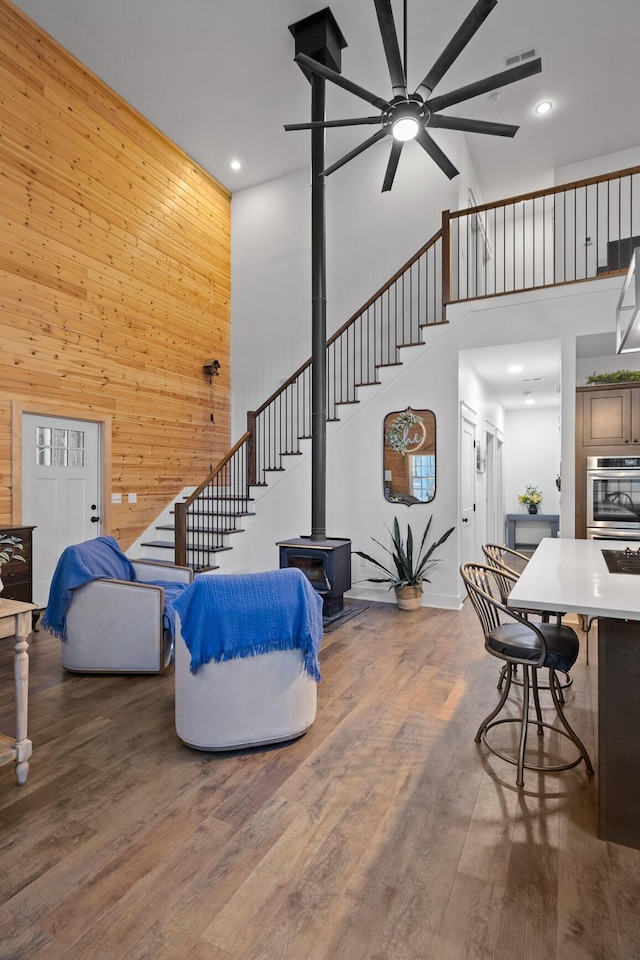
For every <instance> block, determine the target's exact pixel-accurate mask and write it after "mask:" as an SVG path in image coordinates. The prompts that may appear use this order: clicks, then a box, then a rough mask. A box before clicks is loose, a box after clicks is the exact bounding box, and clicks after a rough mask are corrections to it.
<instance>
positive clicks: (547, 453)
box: [504, 407, 561, 513]
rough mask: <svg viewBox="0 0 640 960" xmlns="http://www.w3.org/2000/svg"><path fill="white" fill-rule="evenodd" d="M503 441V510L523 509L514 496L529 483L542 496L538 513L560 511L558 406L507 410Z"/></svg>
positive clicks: (522, 490)
mask: <svg viewBox="0 0 640 960" xmlns="http://www.w3.org/2000/svg"><path fill="white" fill-rule="evenodd" d="M504 442H505V448H504V449H505V508H506V512H507V513H520V512H522V513H526V512H527V509H526V507H523V506H522V505H521V504H519V503H518V496H519V494H521V493H524V491H525V487H526V486H527V485H528V484H532V485H533V486H534V487H537V488H538V490H540V491H541V492H542V495H543V499H542V503H541V504H540V506H539V507H538V510H539V512H540V513H560V494H559V492H558V488H557V487H556V482H555V481H556V477H557V476H558V474H559V473H560V461H561V437H560V408H559V407H558V408H557V409H553V408H547V409H545V410H507V414H506V420H505V430H504Z"/></svg>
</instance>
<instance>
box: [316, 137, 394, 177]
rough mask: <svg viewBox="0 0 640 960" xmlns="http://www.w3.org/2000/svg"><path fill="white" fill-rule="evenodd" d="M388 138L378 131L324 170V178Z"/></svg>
mask: <svg viewBox="0 0 640 960" xmlns="http://www.w3.org/2000/svg"><path fill="white" fill-rule="evenodd" d="M386 136H387V134H386V133H385V132H384V130H378V132H377V133H374V134H373V136H372V137H369V138H368V139H367V140H365V141H364V142H363V143H361V144H360V145H359V146H357V147H354V149H353V150H350V151H349V153H345V155H344V157H340V159H339V160H336V162H335V163H332V164H331V166H329V167H327V168H326V169H325V170H323V171H322V174H323V176H325V177H328V176H329V174H330V173H333V172H334V171H335V170H339V169H340V167H342V166H344V164H345V163H348V162H349V160H353V158H354V157H357V156H358V154H360V153H363V151H364V150H367V149H368V147H372V146H373V145H374V143H377V142H378V140H382V138H383V137H386Z"/></svg>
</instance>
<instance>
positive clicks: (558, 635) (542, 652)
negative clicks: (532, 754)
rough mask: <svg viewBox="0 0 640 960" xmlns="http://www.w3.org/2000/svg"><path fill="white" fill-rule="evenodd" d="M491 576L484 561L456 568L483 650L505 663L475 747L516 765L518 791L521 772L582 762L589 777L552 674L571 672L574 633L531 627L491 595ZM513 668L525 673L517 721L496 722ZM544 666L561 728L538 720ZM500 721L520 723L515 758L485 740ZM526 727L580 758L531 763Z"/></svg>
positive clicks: (576, 646) (575, 642) (544, 626)
mask: <svg viewBox="0 0 640 960" xmlns="http://www.w3.org/2000/svg"><path fill="white" fill-rule="evenodd" d="M495 572H496V571H495V567H492V566H489V565H486V564H482V563H463V564H462V566H461V567H460V575H461V576H462V579H463V581H464V585H465V588H466V590H467V594H468V595H469V599H470V600H471V603H472V604H473V607H474V609H475V611H476V614H477V615H478V619H479V620H480V623H481V625H482V630H483V633H484V645H485V649H486V650H487V652H488V653H490V654H491V656H493V657H497V658H498V659H500V660H503V661H504V662H505V664H506V674H505V684H504V689H503V691H502V695H501V697H500V700H499V701H498V705H497V706H496V707H495V709H494V710H492V711H491V713H490V714H489V715H488V716H487V717H485V719H484V720H483V721H482V723H481V724H480V726H479V728H478V732H477V733H476V737H475V740H476V742H477V743H480V741H482V742H483V743H484V745H485V746H486V747H487V749H488V750H489V751H490V752H491V753H493V754H495V756H497V757H500V758H501V759H502V760H506V761H507V763H512V764H514V765H515V766H517V777H516V784H517V786H519V787H522V786H523V785H524V771H525V769H526V770H539V771H558V770H569V769H571V768H572V767H575V766H577V765H578V764H579V763H580V762H581V761H582V760H584V762H585V765H586V768H587V771H588V772H589V773H593V767H592V765H591V760H590V759H589V754H588V753H587V751H586V748H585V746H584V744H583V743H582V741H581V740H580V738H579V737H578V735H577V733H576V732H575V731H574V730H573V728H572V727H571V726H570V724H569V722H568V720H567V718H566V717H565V715H564V712H563V710H562V704H561V702H560V697H559V696H558V680H557V677H556V670H562V671H565V672H566V671H569V670H570V669H571V667H572V666H573V665H574V663H575V662H576V659H577V656H578V650H579V641H578V635H577V634H576V632H575V630H573V629H572V628H571V627H567V626H564V625H562V624H555V623H545V622H542V623H533V622H531V621H530V620H527V619H526V618H525V617H524V616H521V615H520V614H519V613H518V612H516V611H515V610H512V609H510V608H508V607H506V606H505V605H504V604H503V603H501V602H500V600H497V599H496V597H495V596H494V592H498V593H499V590H498V588H497V582H496V580H495ZM492 584H493V587H492ZM517 664H520V665H521V666H522V672H523V679H522V710H521V713H520V717H519V718H517V717H516V718H512V717H506V718H500V719H496V718H497V717H498V715H499V714H500V713H501V711H502V709H503V707H504V706H505V704H506V702H507V698H508V696H509V692H510V690H511V684H512V681H513V671H514V668H515V666H516V665H517ZM542 668H546V669H548V671H549V689H550V691H551V697H552V699H553V705H554V707H555V711H556V715H557V717H558V719H559V721H560V723H561V725H562V728H563V729H559V728H558V727H554V726H552V724H550V723H546V722H545V721H543V719H542V711H541V709H540V698H539V694H538V691H539V685H538V671H539V670H540V669H542ZM530 692H532V693H533V704H534V713H535V716H534V717H533V718H532V717H530V715H529V699H530ZM503 723H519V724H520V735H519V743H518V755H517V757H513V756H509V755H508V754H506V753H503V752H502V751H500V750H498V749H497V748H496V747H494V746H493V744H492V743H490V742H489V740H488V739H487V733H488V731H489V730H491V729H492V728H493V727H496V726H498V725H500V724H503ZM530 725H534V726H536V728H537V734H538V736H539V737H542V736H543V735H544V728H545V727H547V728H548V729H550V730H553V731H554V732H555V733H556V734H558V735H560V736H563V737H566V738H567V739H568V740H570V741H571V742H572V743H573V744H574V746H575V747H576V749H577V751H578V756H577V757H576V758H575V759H574V760H571V761H569V762H567V763H557V764H535V763H530V762H527V761H526V760H525V752H526V746H527V733H528V729H529V726H530Z"/></svg>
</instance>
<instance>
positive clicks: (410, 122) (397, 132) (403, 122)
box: [391, 117, 420, 142]
mask: <svg viewBox="0 0 640 960" xmlns="http://www.w3.org/2000/svg"><path fill="white" fill-rule="evenodd" d="M419 129H420V125H419V123H418V121H417V120H416V118H415V117H399V118H398V119H397V120H396V121H395V123H394V124H393V126H392V127H391V133H392V134H393V138H394V140H400V141H402V142H404V141H406V140H414V139H415V137H416V135H417V133H418V130H419Z"/></svg>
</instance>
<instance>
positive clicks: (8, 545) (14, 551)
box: [0, 533, 25, 593]
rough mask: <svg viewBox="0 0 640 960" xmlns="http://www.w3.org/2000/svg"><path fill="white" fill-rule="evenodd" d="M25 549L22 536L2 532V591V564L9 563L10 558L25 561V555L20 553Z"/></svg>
mask: <svg viewBox="0 0 640 960" xmlns="http://www.w3.org/2000/svg"><path fill="white" fill-rule="evenodd" d="M23 549H24V547H23V545H22V540H21V539H20V537H12V536H9V535H8V534H4V533H0V593H2V587H3V583H2V576H1V574H2V565H3V564H5V563H9V561H10V560H21V561H22V563H24V562H25V560H24V557H21V556H19V555H18V554H19V553H21V552H22V550H23Z"/></svg>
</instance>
